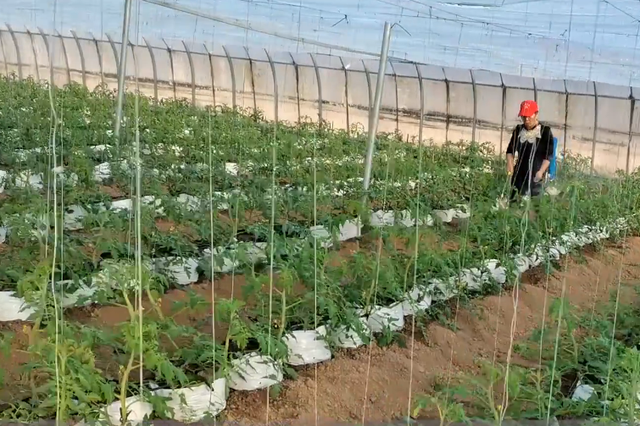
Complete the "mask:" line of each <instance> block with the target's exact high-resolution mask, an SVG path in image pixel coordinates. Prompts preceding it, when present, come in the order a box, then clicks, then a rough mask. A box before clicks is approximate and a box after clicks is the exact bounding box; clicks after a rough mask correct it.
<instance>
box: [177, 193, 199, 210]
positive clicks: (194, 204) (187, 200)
mask: <svg viewBox="0 0 640 426" xmlns="http://www.w3.org/2000/svg"><path fill="white" fill-rule="evenodd" d="M177 201H178V202H179V203H180V204H184V205H185V207H186V208H187V210H189V211H194V210H199V209H200V206H201V203H202V202H201V201H200V199H198V198H197V197H194V196H193V195H189V194H180V195H179V196H178V200H177Z"/></svg>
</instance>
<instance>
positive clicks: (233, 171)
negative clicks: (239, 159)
mask: <svg viewBox="0 0 640 426" xmlns="http://www.w3.org/2000/svg"><path fill="white" fill-rule="evenodd" d="M224 170H225V172H227V174H229V175H231V176H238V170H239V169H238V165H237V164H236V163H225V164H224Z"/></svg>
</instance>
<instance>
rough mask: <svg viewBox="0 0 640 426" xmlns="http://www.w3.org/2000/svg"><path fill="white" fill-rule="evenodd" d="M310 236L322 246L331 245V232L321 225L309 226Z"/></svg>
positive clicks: (328, 246) (327, 246)
mask: <svg viewBox="0 0 640 426" xmlns="http://www.w3.org/2000/svg"><path fill="white" fill-rule="evenodd" d="M309 231H310V233H311V236H312V237H313V238H314V239H316V240H318V241H319V242H320V246H321V247H322V248H330V247H331V246H333V241H331V233H330V232H329V231H328V230H327V228H325V227H324V226H322V225H317V226H312V227H311V228H309Z"/></svg>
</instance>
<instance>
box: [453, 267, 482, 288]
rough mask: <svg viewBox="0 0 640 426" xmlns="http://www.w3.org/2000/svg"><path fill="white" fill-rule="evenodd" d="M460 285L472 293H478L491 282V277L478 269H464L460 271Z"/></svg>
mask: <svg viewBox="0 0 640 426" xmlns="http://www.w3.org/2000/svg"><path fill="white" fill-rule="evenodd" d="M459 280H460V283H461V284H462V285H464V286H465V287H467V288H468V289H469V290H470V291H478V290H480V289H482V286H483V285H484V284H486V283H488V282H489V277H488V276H486V275H485V274H483V273H482V271H480V269H478V268H471V269H463V270H462V271H460V276H459Z"/></svg>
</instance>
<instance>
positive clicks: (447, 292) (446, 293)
mask: <svg viewBox="0 0 640 426" xmlns="http://www.w3.org/2000/svg"><path fill="white" fill-rule="evenodd" d="M429 286H431V287H432V288H433V290H432V291H433V294H434V295H433V296H432V297H433V300H449V299H451V298H453V297H455V296H456V295H457V294H458V288H457V286H456V279H455V277H452V278H449V279H448V280H445V281H443V280H440V279H437V278H434V279H432V280H430V281H429Z"/></svg>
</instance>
